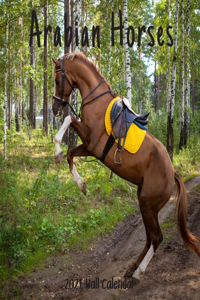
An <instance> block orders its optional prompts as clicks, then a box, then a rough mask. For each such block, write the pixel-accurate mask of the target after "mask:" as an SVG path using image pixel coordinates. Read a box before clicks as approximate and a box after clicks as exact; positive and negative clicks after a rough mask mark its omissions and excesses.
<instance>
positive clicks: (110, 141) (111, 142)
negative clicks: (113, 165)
mask: <svg viewBox="0 0 200 300" xmlns="http://www.w3.org/2000/svg"><path fill="white" fill-rule="evenodd" d="M115 140H116V138H115V137H114V136H113V135H112V133H111V135H110V136H109V138H108V140H107V143H106V145H105V147H104V149H103V152H102V154H101V156H100V157H99V160H100V161H101V162H102V163H103V162H104V159H105V157H106V155H107V154H108V152H109V151H110V149H111V148H112V146H113V145H114V143H115Z"/></svg>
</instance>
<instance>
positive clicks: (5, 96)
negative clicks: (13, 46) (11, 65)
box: [3, 13, 8, 159]
mask: <svg viewBox="0 0 200 300" xmlns="http://www.w3.org/2000/svg"><path fill="white" fill-rule="evenodd" d="M7 61H8V13H6V64H7ZM7 75H8V70H7V66H6V68H5V85H4V110H3V124H4V126H3V127H4V143H3V145H4V159H7V153H6V137H7V136H6V133H7V126H6V121H7V100H8V99H7V77H8V76H7Z"/></svg>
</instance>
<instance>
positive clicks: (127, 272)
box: [124, 270, 133, 277]
mask: <svg viewBox="0 0 200 300" xmlns="http://www.w3.org/2000/svg"><path fill="white" fill-rule="evenodd" d="M132 275H133V273H131V272H130V271H128V270H127V271H126V273H125V274H124V277H132Z"/></svg>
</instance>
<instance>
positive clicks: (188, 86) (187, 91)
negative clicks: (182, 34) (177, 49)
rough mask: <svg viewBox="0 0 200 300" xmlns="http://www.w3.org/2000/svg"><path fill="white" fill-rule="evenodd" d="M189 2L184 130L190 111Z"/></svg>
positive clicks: (188, 2) (188, 0)
mask: <svg viewBox="0 0 200 300" xmlns="http://www.w3.org/2000/svg"><path fill="white" fill-rule="evenodd" d="M189 37H190V0H187V12H186V41H187V50H186V70H185V74H186V91H185V104H186V108H187V113H186V120H185V121H186V128H188V123H189V109H190V66H189V55H190V39H189Z"/></svg>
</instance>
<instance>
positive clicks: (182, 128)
mask: <svg viewBox="0 0 200 300" xmlns="http://www.w3.org/2000/svg"><path fill="white" fill-rule="evenodd" d="M184 71H185V65H184V1H183V0H181V133H180V143H179V149H181V148H182V146H183V145H184V144H185V140H184V138H185V134H184V116H185V72H184Z"/></svg>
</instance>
